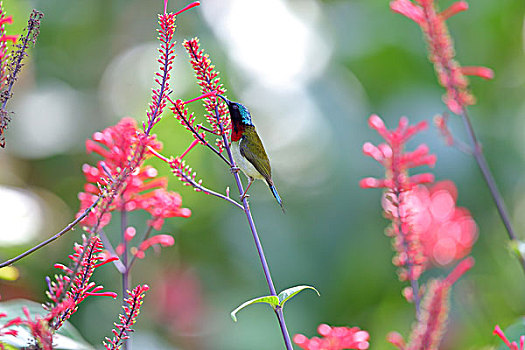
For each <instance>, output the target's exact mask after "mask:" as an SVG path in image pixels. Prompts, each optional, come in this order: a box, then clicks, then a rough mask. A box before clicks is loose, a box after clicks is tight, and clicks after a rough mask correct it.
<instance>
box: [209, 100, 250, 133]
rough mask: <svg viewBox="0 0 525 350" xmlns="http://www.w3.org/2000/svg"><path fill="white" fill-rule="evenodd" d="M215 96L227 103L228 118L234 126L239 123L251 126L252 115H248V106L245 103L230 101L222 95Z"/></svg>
mask: <svg viewBox="0 0 525 350" xmlns="http://www.w3.org/2000/svg"><path fill="white" fill-rule="evenodd" d="M217 96H219V97H220V98H222V99H223V100H224V102H226V104H227V105H228V109H229V110H230V118H231V121H232V124H233V125H234V127H235V126H236V125H239V124H244V125H252V126H253V123H252V116H251V115H250V111H248V108H246V106H245V105H243V104H241V103H239V102H233V101H230V100H228V99H227V98H226V97H224V96H222V95H217Z"/></svg>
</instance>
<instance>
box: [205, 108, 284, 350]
mask: <svg viewBox="0 0 525 350" xmlns="http://www.w3.org/2000/svg"><path fill="white" fill-rule="evenodd" d="M215 117H216V118H217V124H218V125H219V128H220V130H221V134H222V139H223V142H224V148H225V149H226V152H227V153H228V158H229V159H230V163H231V164H232V169H233V168H235V167H236V165H235V161H234V160H233V156H232V153H231V149H230V145H229V143H228V139H227V138H226V133H225V132H224V128H223V125H222V123H221V121H220V117H219V104H218V103H216V104H215ZM232 173H233V177H234V178H235V182H236V183H237V188H238V189H239V195H241V196H242V194H243V193H244V189H243V187H242V182H241V178H240V176H239V172H238V171H232ZM242 204H243V208H244V213H245V214H246V218H247V219H248V224H249V225H250V229H251V231H252V236H253V240H254V241H255V247H256V248H257V253H258V254H259V259H260V260H261V265H262V268H263V272H264V277H266V282H267V283H268V289H269V290H270V294H271V295H274V296H277V292H276V291H275V287H274V284H273V281H272V276H271V274H270V267H269V266H268V262H267V261H266V257H265V255H264V251H263V247H262V244H261V240H260V239H259V235H258V234H257V229H256V228H255V223H254V222H253V218H252V213H251V211H250V206H249V205H248V199H247V198H246V197H244V198H243V199H242ZM274 311H275V315H276V316H277V319H278V320H279V326H280V327H281V333H282V335H283V339H284V344H285V345H286V349H287V350H293V346H292V340H291V339H290V334H289V333H288V329H287V328H286V323H285V322H284V315H283V310H282V308H280V307H277V308H275V309H274Z"/></svg>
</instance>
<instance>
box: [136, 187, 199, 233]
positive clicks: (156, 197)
mask: <svg viewBox="0 0 525 350" xmlns="http://www.w3.org/2000/svg"><path fill="white" fill-rule="evenodd" d="M181 205H182V197H181V196H180V194H178V193H176V192H168V191H166V190H165V189H158V190H154V191H151V192H148V193H147V194H145V195H143V196H141V202H140V206H141V208H142V209H144V210H146V211H147V212H148V213H150V214H151V216H152V217H153V219H152V220H150V221H148V225H150V226H153V228H154V229H155V230H160V229H161V228H162V225H163V224H164V219H165V218H173V217H183V218H188V217H190V216H191V210H190V209H187V208H181Z"/></svg>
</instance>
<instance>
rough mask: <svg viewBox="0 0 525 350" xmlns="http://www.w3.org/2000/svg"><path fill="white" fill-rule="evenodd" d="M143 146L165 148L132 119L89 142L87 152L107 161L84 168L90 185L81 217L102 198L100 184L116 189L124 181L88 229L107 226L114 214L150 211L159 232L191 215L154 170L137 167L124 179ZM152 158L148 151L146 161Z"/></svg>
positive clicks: (95, 212) (83, 198)
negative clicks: (174, 219)
mask: <svg viewBox="0 0 525 350" xmlns="http://www.w3.org/2000/svg"><path fill="white" fill-rule="evenodd" d="M140 145H144V146H145V147H148V149H153V150H160V149H161V148H162V145H161V143H160V142H158V141H157V140H156V138H155V136H145V135H144V134H142V133H140V131H139V130H138V128H137V123H136V121H135V120H134V119H131V118H123V119H122V120H121V121H120V122H119V123H118V124H117V125H115V126H112V127H109V128H107V129H105V130H103V131H101V132H96V133H94V134H93V137H92V140H87V141H86V149H87V151H88V152H95V153H97V154H99V155H101V156H102V157H103V158H104V160H102V161H99V162H98V163H97V166H96V167H94V166H91V165H89V164H84V166H83V167H82V170H83V172H84V175H85V176H86V179H87V181H88V182H87V183H86V185H85V186H84V192H81V193H79V196H78V197H79V199H80V202H81V204H80V210H79V214H78V215H80V214H81V213H82V212H83V211H84V210H85V209H86V208H88V207H89V206H91V205H92V204H93V202H94V201H95V200H96V199H97V198H98V196H99V195H100V194H101V189H100V184H102V185H106V186H107V187H108V188H110V189H113V188H115V187H116V186H114V185H113V184H114V183H115V182H117V181H120V182H121V185H120V186H118V188H121V190H120V191H118V192H117V193H113V192H110V193H109V194H107V196H106V198H104V200H105V202H103V205H99V206H98V207H97V209H96V210H93V211H92V212H91V213H90V214H89V215H88V216H87V217H86V218H85V219H84V220H83V223H84V224H85V225H88V226H91V227H93V226H98V227H99V228H101V227H103V226H105V225H107V224H108V223H109V221H110V220H111V211H114V210H125V211H133V210H138V209H142V210H146V211H147V212H149V213H150V214H151V216H152V220H151V221H150V224H151V225H152V226H153V227H154V228H155V229H157V230H159V229H160V228H161V227H162V225H163V222H164V219H166V218H170V217H189V216H190V215H191V211H190V210H189V209H186V208H182V207H181V205H182V200H181V197H180V195H179V194H177V193H175V192H169V191H168V190H167V179H166V178H160V177H158V171H157V169H155V168H154V167H152V166H137V167H135V170H134V171H133V172H131V173H129V175H128V176H127V177H125V178H123V177H122V170H123V169H126V168H129V167H130V161H131V159H133V157H134V155H135V152H137V149H138V148H139V146H140ZM151 156H152V154H151V153H150V152H147V151H145V154H144V158H145V159H147V158H149V157H151ZM115 191H117V190H115Z"/></svg>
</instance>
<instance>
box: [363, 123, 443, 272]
mask: <svg viewBox="0 0 525 350" xmlns="http://www.w3.org/2000/svg"><path fill="white" fill-rule="evenodd" d="M368 125H369V126H370V127H371V128H372V129H374V130H376V131H377V132H378V133H379V134H380V135H381V137H383V138H384V139H385V141H386V143H384V144H380V145H379V146H377V147H376V146H374V145H372V144H371V143H368V142H367V143H365V144H364V146H363V153H364V154H365V155H368V156H370V157H372V158H374V159H375V160H376V161H378V162H379V163H380V164H381V165H383V166H384V167H385V173H386V174H385V179H375V178H365V179H362V180H361V181H360V183H359V185H360V186H361V187H363V188H386V189H387V192H386V193H385V195H384V198H383V208H384V210H385V213H386V216H387V217H388V218H389V219H391V220H392V226H391V227H390V228H389V229H388V230H387V234H388V235H389V236H391V237H393V246H394V248H395V249H396V251H397V255H396V256H395V257H394V259H393V263H394V265H396V266H398V267H399V268H400V271H399V276H400V278H401V279H402V280H417V279H418V278H419V276H420V274H421V273H422V272H423V270H424V266H425V265H426V260H427V258H426V256H425V255H424V254H423V246H422V245H421V241H420V233H419V232H418V231H416V230H414V229H413V225H412V221H411V217H412V215H413V214H414V213H413V211H414V209H413V208H412V207H410V206H409V205H407V204H408V203H409V199H410V195H409V194H410V193H411V191H412V190H413V189H414V188H416V186H418V185H419V184H422V183H428V182H432V181H434V176H433V175H432V174H428V173H424V174H417V175H412V176H408V171H409V169H411V168H414V167H418V166H421V165H428V166H433V165H434V164H435V162H436V157H435V156H434V155H431V154H429V150H428V147H427V146H426V145H420V146H419V147H418V148H416V150H415V151H413V152H405V150H404V147H405V143H406V142H407V141H408V140H409V139H410V138H411V137H412V136H414V135H415V134H416V133H417V132H419V131H421V130H423V129H425V128H426V127H427V124H426V122H420V123H418V124H416V125H409V123H408V119H407V118H401V119H400V120H399V123H398V127H397V128H396V129H395V130H388V129H387V128H386V126H385V123H384V122H383V120H382V119H381V118H380V117H379V116H377V115H375V114H374V115H372V116H370V118H369V119H368Z"/></svg>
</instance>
